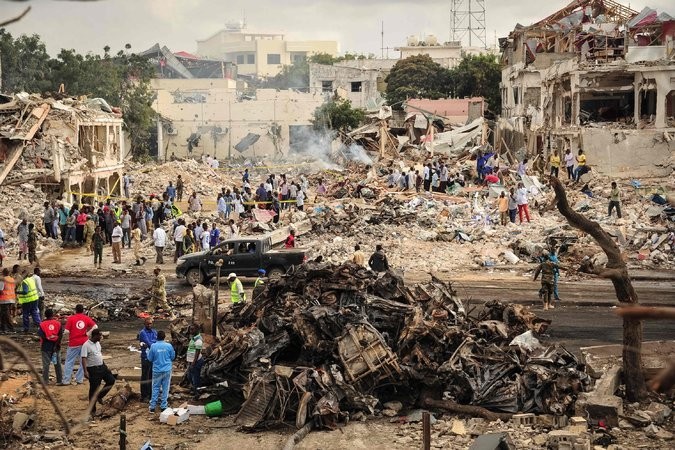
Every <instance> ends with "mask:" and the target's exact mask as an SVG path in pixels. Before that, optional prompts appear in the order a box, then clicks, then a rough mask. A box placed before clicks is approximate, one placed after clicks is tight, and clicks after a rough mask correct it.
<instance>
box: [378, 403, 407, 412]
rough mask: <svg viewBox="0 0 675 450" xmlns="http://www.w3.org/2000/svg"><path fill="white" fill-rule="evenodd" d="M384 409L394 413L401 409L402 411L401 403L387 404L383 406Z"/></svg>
mask: <svg viewBox="0 0 675 450" xmlns="http://www.w3.org/2000/svg"><path fill="white" fill-rule="evenodd" d="M382 406H384V407H385V409H391V410H394V411H395V412H397V413H398V412H399V411H400V410H401V409H403V403H401V402H387V403H385V404H384V405H382Z"/></svg>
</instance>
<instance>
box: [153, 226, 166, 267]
mask: <svg viewBox="0 0 675 450" xmlns="http://www.w3.org/2000/svg"><path fill="white" fill-rule="evenodd" d="M152 240H153V241H154V244H155V252H157V258H155V262H156V263H157V264H164V257H163V256H162V253H163V252H164V247H166V231H164V229H163V228H162V227H158V228H155V231H153V233H152Z"/></svg>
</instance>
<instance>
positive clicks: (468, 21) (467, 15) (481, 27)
mask: <svg viewBox="0 0 675 450" xmlns="http://www.w3.org/2000/svg"><path fill="white" fill-rule="evenodd" d="M450 13H451V15H452V17H451V23H450V40H452V41H459V42H461V43H462V44H464V43H465V42H464V41H465V38H466V37H467V36H468V38H469V39H468V44H469V47H472V46H474V45H475V46H477V47H478V46H479V47H482V48H487V37H486V34H485V0H450Z"/></svg>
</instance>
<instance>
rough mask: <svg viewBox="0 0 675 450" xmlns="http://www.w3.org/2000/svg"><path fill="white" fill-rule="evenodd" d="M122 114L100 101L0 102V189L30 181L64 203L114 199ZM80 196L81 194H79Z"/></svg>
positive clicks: (20, 98) (19, 98) (24, 98)
mask: <svg viewBox="0 0 675 450" xmlns="http://www.w3.org/2000/svg"><path fill="white" fill-rule="evenodd" d="M123 123H124V122H123V120H122V113H121V111H120V110H119V109H118V108H112V107H111V106H110V105H109V104H108V103H107V102H106V101H105V100H103V99H100V98H94V99H86V98H83V99H74V98H62V99H59V100H57V99H54V98H42V97H40V96H39V95H35V94H30V95H29V94H27V93H25V92H22V93H19V94H16V95H13V96H7V95H3V96H1V97H0V184H3V185H16V184H21V183H26V182H31V183H33V184H35V185H41V186H42V187H43V188H44V190H51V191H53V192H55V193H58V195H59V196H60V195H61V194H63V197H62V198H63V199H64V200H66V201H72V200H73V199H74V198H75V197H77V198H78V199H80V198H81V196H85V197H86V196H88V195H94V194H98V195H107V194H111V195H114V194H118V193H119V192H120V191H121V186H120V180H121V177H122V172H123V169H124V157H125V154H126V152H125V136H124V131H123V130H122V126H123ZM82 194H85V195H82Z"/></svg>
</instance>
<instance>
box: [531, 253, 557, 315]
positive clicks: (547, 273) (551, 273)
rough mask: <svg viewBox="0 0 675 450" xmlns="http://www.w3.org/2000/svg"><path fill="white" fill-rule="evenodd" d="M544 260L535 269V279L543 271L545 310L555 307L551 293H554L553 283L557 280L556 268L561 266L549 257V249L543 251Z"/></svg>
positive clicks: (542, 283)
mask: <svg viewBox="0 0 675 450" xmlns="http://www.w3.org/2000/svg"><path fill="white" fill-rule="evenodd" d="M543 257H544V261H543V262H542V263H541V264H539V267H537V270H535V271H534V281H536V280H537V277H538V276H539V274H540V273H541V295H542V301H543V302H544V310H548V309H553V308H554V306H553V304H552V303H551V295H553V284H554V281H555V269H557V268H559V266H558V264H555V263H554V262H552V261H551V260H550V258H549V253H548V251H544V253H543Z"/></svg>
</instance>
